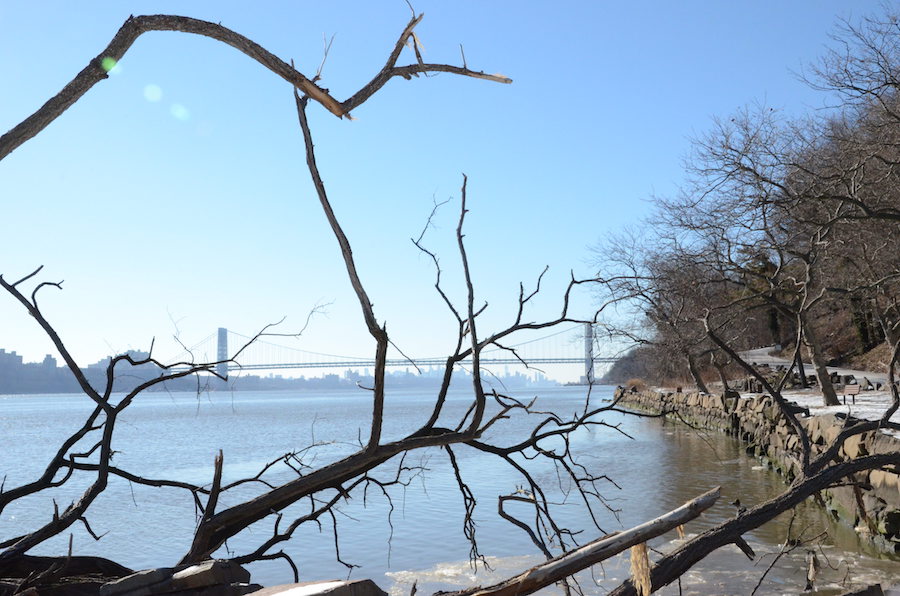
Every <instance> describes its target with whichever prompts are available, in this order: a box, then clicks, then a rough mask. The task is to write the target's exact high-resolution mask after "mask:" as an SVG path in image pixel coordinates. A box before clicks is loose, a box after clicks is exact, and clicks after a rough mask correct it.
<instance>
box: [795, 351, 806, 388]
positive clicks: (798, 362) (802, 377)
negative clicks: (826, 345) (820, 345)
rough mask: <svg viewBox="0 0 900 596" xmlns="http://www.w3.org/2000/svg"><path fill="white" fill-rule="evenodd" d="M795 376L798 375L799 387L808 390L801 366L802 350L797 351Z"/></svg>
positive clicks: (804, 369)
mask: <svg viewBox="0 0 900 596" xmlns="http://www.w3.org/2000/svg"><path fill="white" fill-rule="evenodd" d="M797 374H798V375H800V386H801V387H803V388H804V389H808V388H809V383H808V382H807V381H806V368H805V367H804V366H803V350H797Z"/></svg>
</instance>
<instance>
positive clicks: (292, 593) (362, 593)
mask: <svg viewBox="0 0 900 596" xmlns="http://www.w3.org/2000/svg"><path fill="white" fill-rule="evenodd" d="M252 594H253V596H274V595H275V594H278V595H279V596H313V595H315V596H325V595H327V596H388V595H387V592H385V591H384V590H382V589H381V588H379V587H378V586H377V585H375V582H373V581H372V580H370V579H358V580H354V581H338V580H335V581H324V582H305V583H300V584H285V585H282V586H272V587H271V588H263V589H262V590H259V591H258V592H252Z"/></svg>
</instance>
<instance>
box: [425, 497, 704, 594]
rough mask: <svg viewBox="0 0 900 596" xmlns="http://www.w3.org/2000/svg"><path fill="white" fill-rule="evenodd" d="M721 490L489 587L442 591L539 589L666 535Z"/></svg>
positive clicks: (507, 591)
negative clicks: (637, 545) (628, 549)
mask: <svg viewBox="0 0 900 596" xmlns="http://www.w3.org/2000/svg"><path fill="white" fill-rule="evenodd" d="M719 493H720V489H719V488H718V487H717V488H714V489H713V490H711V491H709V492H706V493H704V494H702V495H700V496H699V497H697V498H695V499H692V500H691V501H688V502H687V503H685V504H684V505H682V506H681V507H679V508H678V509H674V510H672V511H670V512H669V513H666V514H664V515H661V516H660V517H657V518H655V519H652V520H650V521H648V522H645V523H643V524H641V525H639V526H635V527H634V528H631V529H630V530H625V531H623V532H619V533H617V534H613V535H611V536H604V537H603V538H598V539H597V540H595V541H593V542H590V543H588V544H586V545H584V546H582V547H581V548H579V549H577V550H574V551H572V552H569V553H566V554H564V555H561V556H559V557H557V558H555V559H553V560H551V561H549V562H547V563H544V564H542V565H538V566H537V567H534V568H532V569H529V570H528V571H526V572H524V573H522V574H521V575H518V576H516V577H514V578H511V579H508V580H506V581H504V582H501V583H499V584H495V585H493V586H490V587H488V588H472V589H470V590H460V591H458V592H443V593H442V594H444V595H445V596H450V595H452V596H520V595H522V594H531V593H532V592H536V591H537V590H540V589H541V588H545V587H547V586H550V585H552V584H554V583H556V582H558V581H560V580H563V579H565V578H567V577H569V576H571V575H574V574H575V573H577V572H579V571H581V570H582V569H587V568H588V567H590V566H591V565H595V564H597V563H599V562H601V561H605V560H606V559H608V558H610V557H612V556H614V555H616V554H618V553H620V552H622V551H623V550H625V549H627V548H630V547H632V546H634V545H636V544H641V543H644V542H646V541H647V540H650V539H651V538H655V537H656V536H660V535H662V534H665V533H666V532H668V531H670V530H673V529H675V528H676V527H678V526H680V525H682V524H684V523H687V522H688V521H690V520H692V519H694V518H695V517H697V516H698V515H700V514H701V513H702V512H704V511H706V510H707V509H709V508H710V507H712V506H713V505H714V504H715V503H716V501H717V500H718V499H719Z"/></svg>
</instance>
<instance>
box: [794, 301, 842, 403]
mask: <svg viewBox="0 0 900 596" xmlns="http://www.w3.org/2000/svg"><path fill="white" fill-rule="evenodd" d="M801 323H802V324H803V339H804V343H806V345H807V346H809V354H810V358H812V363H813V367H814V368H815V369H816V377H818V379H819V387H820V388H821V389H822V397H823V398H824V404H825V405H826V406H839V405H841V402H840V400H839V399H838V397H837V393H835V391H834V385H832V384H831V376H830V375H829V374H828V367H827V365H826V364H825V356H824V354H822V346H820V345H819V341H818V338H817V337H816V335H815V332H814V331H813V329H812V325H810V323H809V320H808V319H807V318H806V314H805V313H804V314H802V315H801Z"/></svg>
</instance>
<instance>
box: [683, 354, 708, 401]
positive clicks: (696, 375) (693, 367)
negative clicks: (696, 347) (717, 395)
mask: <svg viewBox="0 0 900 596" xmlns="http://www.w3.org/2000/svg"><path fill="white" fill-rule="evenodd" d="M687 361H688V370H690V371H691V377H693V379H694V384H695V385H697V391H702V392H703V393H709V391H708V390H707V389H706V385H705V384H704V383H703V378H702V377H701V376H700V371H699V370H697V363H696V362H695V361H694V356H693V355H692V354H690V353H688V354H687Z"/></svg>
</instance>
